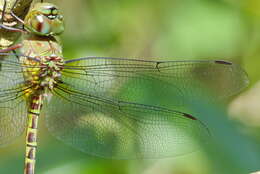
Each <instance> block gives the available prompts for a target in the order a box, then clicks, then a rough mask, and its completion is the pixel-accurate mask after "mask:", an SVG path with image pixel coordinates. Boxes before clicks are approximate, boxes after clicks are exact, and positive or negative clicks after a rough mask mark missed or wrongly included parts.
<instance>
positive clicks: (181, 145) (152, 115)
mask: <svg viewBox="0 0 260 174" xmlns="http://www.w3.org/2000/svg"><path fill="white" fill-rule="evenodd" d="M53 94H54V95H53V96H52V98H51V100H50V102H49V103H48V104H46V105H44V106H46V108H45V109H44V110H46V112H47V113H46V123H47V127H48V129H49V131H50V132H51V133H52V134H53V135H54V136H55V137H57V138H58V139H60V140H61V141H63V142H65V143H67V144H69V145H71V146H72V147H74V148H77V149H79V150H81V151H83V152H86V153H89V154H93V155H97V156H102V157H107V158H116V159H129V158H160V157H167V156H176V155H181V154H184V153H188V152H192V151H194V150H197V149H198V147H197V146H196V145H195V143H194V141H193V139H195V140H199V141H201V142H206V140H208V138H209V133H208V130H207V127H206V126H205V125H203V124H202V123H201V122H200V121H199V120H197V119H196V118H195V117H193V116H191V115H188V114H185V113H181V112H177V111H173V110H168V109H164V108H160V107H153V106H148V105H142V104H136V103H129V102H124V101H119V100H111V99H107V98H104V97H103V98H101V97H99V96H94V95H88V94H84V93H81V92H80V91H78V90H76V89H74V88H71V87H69V86H67V85H65V84H59V85H58V86H57V88H55V89H54V91H53Z"/></svg>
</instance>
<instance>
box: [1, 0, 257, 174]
mask: <svg viewBox="0 0 260 174" xmlns="http://www.w3.org/2000/svg"><path fill="white" fill-rule="evenodd" d="M49 2H53V3H55V4H57V5H58V6H59V7H60V9H61V11H62V12H63V14H64V17H65V20H66V31H65V32H64V34H63V35H62V37H61V40H62V42H63V48H64V56H65V57H66V58H77V57H84V56H110V57H128V58H133V57H135V58H136V57H137V58H138V57H139V58H147V59H148V58H151V59H153V60H191V59H205V60H206V59H207V60H208V59H224V60H229V61H232V62H235V63H237V64H240V65H241V66H242V67H243V68H244V69H245V70H246V71H247V73H248V76H249V78H250V85H249V87H248V88H247V89H246V90H244V91H243V92H241V93H240V94H239V95H237V96H234V97H232V98H231V99H230V100H229V101H228V102H226V103H225V104H222V105H212V104H207V103H204V102H203V101H202V102H201V103H197V104H194V106H192V107H193V108H192V110H194V112H197V113H198V115H199V117H200V119H201V120H203V121H204V122H205V123H206V124H207V125H208V127H209V129H210V130H212V137H213V138H212V139H213V143H211V144H210V145H205V144H204V143H202V148H201V150H200V151H197V152H194V153H191V154H187V155H183V156H178V157H174V158H168V159H160V160H127V161H122V160H108V159H100V158H97V157H93V156H90V155H87V154H83V153H82V152H80V151H77V150H75V149H73V148H70V147H68V146H67V145H64V144H63V143H61V142H59V141H58V140H56V139H55V138H53V137H52V136H51V135H50V134H49V133H48V131H47V129H46V128H45V125H44V123H41V125H40V127H41V128H40V134H39V136H40V138H39V151H38V152H39V153H38V154H37V155H38V156H37V158H38V161H37V173H39V174H72V173H73V174H103V173H106V174H220V173H228V174H231V173H241V174H243V173H250V172H255V171H257V170H260V136H259V132H260V114H259V113H260V107H259V106H260V81H259V80H260V69H259V67H260V58H259V57H260V1H259V0H160V1H156V0H142V1H138V0H121V1H119V0H109V1H105V0H73V1H65V0H63V1H61V0H50V1H49ZM41 121H42V122H44V120H43V119H42V120H41ZM23 156H24V136H23V137H21V138H19V139H18V140H17V141H16V142H14V143H13V144H11V145H10V146H8V147H5V148H1V149H0V173H1V174H2V173H3V174H7V173H8V174H9V173H10V174H18V173H22V169H23Z"/></svg>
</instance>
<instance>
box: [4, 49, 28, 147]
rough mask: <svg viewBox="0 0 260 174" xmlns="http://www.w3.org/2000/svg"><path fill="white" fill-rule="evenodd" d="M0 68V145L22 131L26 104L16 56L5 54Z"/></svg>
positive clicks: (22, 80) (24, 122)
mask: <svg viewBox="0 0 260 174" xmlns="http://www.w3.org/2000/svg"><path fill="white" fill-rule="evenodd" d="M0 55H1V54H0ZM0 68H1V70H0V146H4V145H7V144H9V143H11V142H12V141H13V140H14V139H16V138H17V137H18V136H20V135H21V134H22V133H23V131H24V129H25V126H26V120H27V118H26V113H27V106H26V102H25V98H24V93H25V90H26V87H25V86H24V78H23V76H22V71H21V66H20V65H19V63H18V61H17V59H16V57H14V55H12V54H10V55H9V56H8V55H6V59H5V60H0Z"/></svg>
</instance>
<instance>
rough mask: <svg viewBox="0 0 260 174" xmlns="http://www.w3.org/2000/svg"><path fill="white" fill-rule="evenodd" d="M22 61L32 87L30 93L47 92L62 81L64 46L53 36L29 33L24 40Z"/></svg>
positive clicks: (25, 74) (25, 76)
mask: <svg viewBox="0 0 260 174" xmlns="http://www.w3.org/2000/svg"><path fill="white" fill-rule="evenodd" d="M22 45H23V46H22V48H21V54H22V55H25V56H21V57H20V58H19V59H20V63H21V64H22V65H23V67H24V68H23V72H24V78H25V80H26V82H27V85H28V86H30V87H31V91H29V93H28V94H30V95H31V94H35V93H37V94H46V93H47V92H48V91H50V90H53V88H54V87H55V85H56V84H57V83H58V82H59V81H60V77H61V70H62V68H63V64H64V60H63V58H62V48H61V45H60V44H59V42H58V41H57V39H56V38H55V37H53V36H48V37H47V36H37V35H34V34H29V35H27V36H25V38H24V40H23V41H22Z"/></svg>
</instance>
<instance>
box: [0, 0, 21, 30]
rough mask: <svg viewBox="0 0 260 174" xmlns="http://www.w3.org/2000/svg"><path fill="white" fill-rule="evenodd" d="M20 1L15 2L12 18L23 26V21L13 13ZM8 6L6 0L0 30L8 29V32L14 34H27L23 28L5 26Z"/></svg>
mask: <svg viewBox="0 0 260 174" xmlns="http://www.w3.org/2000/svg"><path fill="white" fill-rule="evenodd" d="M17 2H18V0H16V1H15V3H14V5H13V6H12V8H11V12H10V13H11V16H12V17H13V18H15V19H16V20H17V21H18V22H21V23H22V24H24V22H23V20H21V19H20V18H19V17H18V16H17V15H15V14H14V13H13V9H14V7H15V6H16V4H17ZM6 4H7V1H6V0H4V6H3V11H2V15H1V16H2V17H1V20H0V28H3V29H6V30H9V31H14V32H26V30H24V29H23V28H16V27H10V26H7V25H5V24H4V18H5V15H6Z"/></svg>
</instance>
